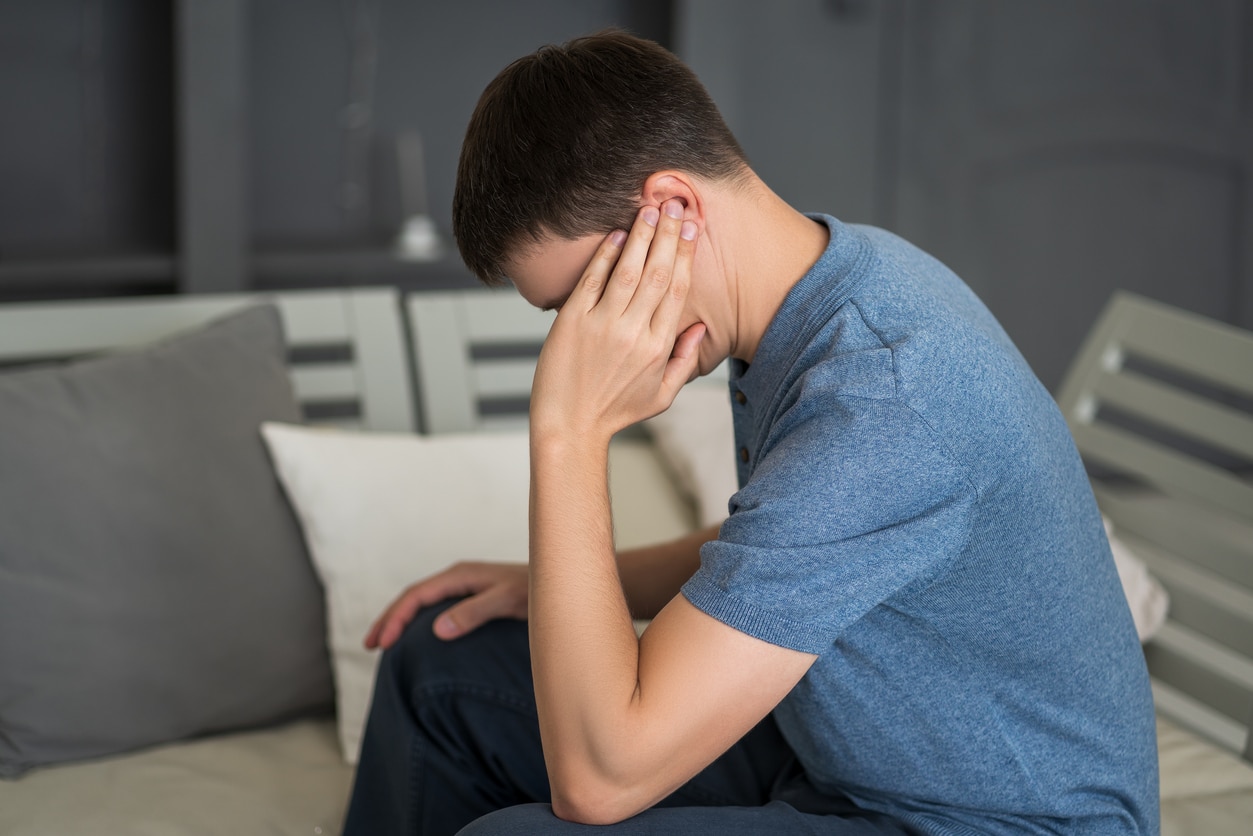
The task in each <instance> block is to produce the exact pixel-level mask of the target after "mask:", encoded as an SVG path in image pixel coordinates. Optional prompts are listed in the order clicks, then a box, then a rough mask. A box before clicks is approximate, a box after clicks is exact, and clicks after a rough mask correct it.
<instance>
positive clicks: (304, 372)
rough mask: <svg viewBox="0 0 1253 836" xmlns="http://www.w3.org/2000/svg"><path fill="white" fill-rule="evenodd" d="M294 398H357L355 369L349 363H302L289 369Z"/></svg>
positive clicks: (321, 399) (331, 399) (357, 389)
mask: <svg viewBox="0 0 1253 836" xmlns="http://www.w3.org/2000/svg"><path fill="white" fill-rule="evenodd" d="M289 374H290V376H291V380H292V387H293V388H294V389H295V390H296V399H297V400H299V401H301V402H305V401H334V400H354V401H355V400H359V399H360V397H361V389H360V386H359V385H358V381H357V371H356V369H354V368H353V367H352V366H350V365H345V364H342V363H337V364H333V365H332V364H303V365H300V366H296V367H295V368H292V369H291V370H290V371H289Z"/></svg>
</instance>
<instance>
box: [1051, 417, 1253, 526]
mask: <svg viewBox="0 0 1253 836" xmlns="http://www.w3.org/2000/svg"><path fill="white" fill-rule="evenodd" d="M1071 432H1072V434H1073V435H1074V437H1075V443H1076V445H1077V446H1078V447H1079V450H1080V452H1082V453H1083V455H1084V457H1085V458H1087V459H1089V460H1091V461H1096V462H1100V463H1101V464H1104V465H1108V466H1111V467H1115V468H1117V469H1119V470H1121V471H1123V472H1125V473H1128V474H1132V475H1136V476H1139V477H1141V478H1143V479H1145V480H1146V481H1148V482H1150V483H1152V484H1153V485H1154V486H1156V487H1158V488H1160V489H1161V490H1162V491H1163V492H1165V493H1167V494H1170V495H1171V496H1179V497H1196V498H1199V499H1201V500H1204V501H1205V502H1208V503H1210V504H1212V505H1214V506H1215V507H1218V508H1222V509H1224V510H1226V511H1229V512H1231V513H1233V514H1236V515H1238V516H1240V517H1242V518H1245V519H1250V520H1253V487H1250V486H1249V485H1248V484H1246V483H1245V482H1243V481H1241V480H1240V479H1239V478H1237V477H1235V476H1233V475H1232V474H1230V473H1228V472H1227V471H1225V470H1222V469H1221V468H1218V467H1214V466H1213V465H1211V464H1208V463H1206V462H1203V461H1201V460H1200V459H1196V458H1194V457H1192V456H1188V455H1185V454H1183V453H1180V452H1178V451H1175V450H1172V449H1170V448H1169V447H1165V446H1163V445H1161V444H1157V443H1155V442H1152V441H1148V440H1147V439H1144V438H1142V437H1140V436H1137V435H1135V434H1133V433H1130V432H1128V431H1126V430H1124V429H1121V428H1118V427H1113V426H1109V425H1106V424H1102V423H1099V422H1098V423H1094V424H1086V425H1085V424H1081V425H1078V426H1072V427H1071Z"/></svg>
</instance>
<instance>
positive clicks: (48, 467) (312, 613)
mask: <svg viewBox="0 0 1253 836" xmlns="http://www.w3.org/2000/svg"><path fill="white" fill-rule="evenodd" d="M267 420H268V421H299V420H300V411H299V407H298V405H297V404H296V401H295V398H294V395H293V393H292V388H291V383H290V380H289V378H288V375H287V370H286V365H285V350H284V342H283V335H282V326H281V322H280V320H279V316H278V312H277V310H276V309H275V308H273V307H272V306H262V307H256V308H249V309H247V310H245V311H242V312H240V313H238V314H235V315H233V316H230V317H226V318H224V319H221V320H219V321H217V322H215V323H212V324H210V325H208V326H206V327H204V328H202V329H200V330H197V331H193V332H189V333H186V334H182V335H180V336H177V337H174V338H171V339H169V340H166V341H164V342H162V343H158V344H156V345H153V346H150V347H147V348H144V349H140V350H135V351H130V352H127V353H122V354H116V355H110V356H104V357H99V358H95V359H89V360H81V361H77V362H74V363H70V364H67V365H62V366H54V367H43V368H38V369H29V370H18V371H10V372H6V373H4V374H0V777H16V776H17V775H20V774H21V773H22V772H23V771H25V770H27V769H29V768H31V767H33V766H38V765H41V764H51V763H56V762H59V761H68V760H78V759H82V758H90V757H95V756H99V755H106V754H111V753H116V752H122V751H126V750H129V749H135V748H139V747H142V746H146V745H150V744H155V743H160V742H165V741H171V740H178V739H180V738H186V737H190V736H194V735H201V734H208V733H212V732H219V731H225V730H230V729H237V728H242V727H252V726H258V725H262V724H266V723H270V722H274V721H279V720H283V719H286V718H290V717H294V716H297V715H301V714H307V713H309V712H312V711H320V710H325V709H328V708H329V707H330V705H331V703H332V699H333V695H332V687H331V673H330V662H329V658H328V653H327V648H326V638H325V637H326V622H325V615H324V612H323V603H322V601H323V599H322V592H321V589H320V587H319V585H318V582H317V579H316V577H315V575H314V573H313V569H312V566H311V564H310V562H309V559H308V556H307V553H306V551H305V548H304V544H303V541H302V539H301V533H300V530H299V526H298V524H297V522H296V519H295V516H294V514H293V513H292V511H291V508H290V506H289V505H288V504H287V500H286V499H285V497H284V495H283V493H282V490H281V488H280V486H279V483H278V480H277V479H276V477H275V474H274V471H273V469H272V467H271V465H270V462H269V459H268V458H267V453H266V450H265V446H264V443H263V442H262V439H261V436H260V433H259V425H260V424H261V422H262V421H267Z"/></svg>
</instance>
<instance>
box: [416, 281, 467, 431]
mask: <svg viewBox="0 0 1253 836" xmlns="http://www.w3.org/2000/svg"><path fill="white" fill-rule="evenodd" d="M405 306H406V309H407V310H408V311H409V324H410V327H411V328H412V329H413V362H414V369H415V373H416V376H417V392H418V408H419V411H420V414H421V416H422V429H423V430H424V431H425V432H428V433H446V432H470V431H472V430H474V429H475V428H476V426H477V416H478V401H477V399H476V397H475V394H474V384H473V380H472V379H471V373H470V341H469V337H468V335H467V333H466V325H465V322H464V319H463V316H462V310H461V303H460V301H459V300H458V298H457V296H456V294H450V293H415V294H413V295H411V296H410V297H409V299H408V300H407V301H406V305H405Z"/></svg>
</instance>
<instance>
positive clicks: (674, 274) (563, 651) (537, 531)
mask: <svg viewBox="0 0 1253 836" xmlns="http://www.w3.org/2000/svg"><path fill="white" fill-rule="evenodd" d="M676 205H677V204H676ZM670 208H674V207H670ZM645 212H647V210H645ZM655 217H656V216H655V214H654V218H655ZM653 223H656V221H655V220H654V221H653ZM654 232H655V234H654ZM679 233H680V223H679V220H678V219H676V218H673V217H670V218H663V219H661V222H660V223H659V224H658V226H657V228H656V230H654V228H653V224H652V223H645V222H644V221H638V222H637V223H636V224H635V226H634V228H633V229H632V231H631V235H630V238H629V239H628V240H627V241H626V243H625V246H623V247H622V248H621V250H619V245H618V244H617V243H616V242H615V240H614V238H613V237H610V238H607V239H606V241H605V243H604V244H603V245H602V247H601V249H600V250H599V251H598V252H597V255H596V256H595V257H594V258H593V261H592V263H591V264H590V265H589V266H588V270H587V271H586V272H585V273H584V275H583V278H582V279H581V280H580V282H579V285H578V286H577V287H576V288H575V291H574V293H573V294H571V296H570V298H569V300H568V301H567V302H566V304H565V305H564V306H563V307H562V309H561V312H560V313H559V315H558V317H557V321H556V322H555V324H554V326H553V330H552V331H551V332H550V334H549V338H548V341H547V342H546V343H545V347H544V350H543V352H542V354H541V356H540V363H539V367H538V368H537V371H536V380H535V388H534V391H533V395H532V403H531V527H530V528H531V558H530V565H531V573H530V601H531V610H530V612H531V616H530V620H531V632H530V635H531V660H532V669H533V671H534V674H535V693H536V703H537V706H538V708H539V719H540V734H541V738H542V740H543V745H544V756H545V761H546V763H547V765H548V772H549V779H550V783H551V786H552V792H553V809H554V811H555V812H556V813H557V815H559V816H561V817H563V818H569V819H573V820H576V821H581V822H586V823H607V822H613V821H619V820H621V819H623V818H626V817H628V816H630V815H633V814H635V813H637V812H639V811H640V810H643V809H645V808H647V807H649V806H651V805H652V804H654V803H656V802H657V801H658V800H660V799H661V798H663V797H665V796H666V795H667V794H669V793H670V792H672V791H673V790H674V789H675V788H677V787H678V786H680V785H681V784H683V783H684V782H685V781H687V780H688V779H689V778H690V777H691V776H693V775H694V774H696V772H698V771H699V770H700V769H701V768H703V767H704V766H705V765H707V764H708V763H710V762H711V761H712V760H713V759H714V758H715V757H717V756H718V754H720V753H721V752H722V751H724V750H725V749H726V748H727V747H729V746H730V745H731V744H732V743H734V742H735V741H736V740H737V739H739V738H740V737H741V736H742V735H743V734H744V733H746V732H747V731H748V730H749V729H750V728H752V726H753V725H755V724H756V723H757V722H758V721H759V720H760V719H761V718H762V717H764V716H765V715H766V714H767V713H768V712H769V711H770V710H771V709H772V708H773V707H774V706H775V705H776V704H777V703H778V702H779V700H781V699H782V698H783V697H784V696H785V695H786V694H787V693H788V691H790V690H791V689H792V687H793V686H794V685H795V684H796V683H797V682H798V681H799V680H800V678H801V677H802V676H804V674H805V672H806V671H807V670H808V669H809V667H810V665H812V664H813V661H814V659H815V658H816V657H814V656H812V655H810V654H805V653H800V652H797V651H793V650H789V649H785V648H781V647H777V646H775V645H771V644H768V643H766V642H763V641H760V640H757V639H755V638H752V637H750V636H748V635H746V634H744V633H740V632H738V631H736V630H734V629H732V628H730V627H728V626H726V625H724V624H722V623H721V622H718V621H716V620H715V619H713V618H711V617H709V616H707V615H705V614H704V613H702V612H700V611H699V610H697V609H696V608H695V607H693V606H692V605H691V604H690V603H688V602H687V601H686V599H684V598H682V597H681V596H678V597H672V598H671V599H670V601H669V603H668V604H666V605H665V607H664V608H663V609H662V611H661V612H660V613H659V614H658V616H657V618H656V619H655V620H654V621H653V623H652V625H651V626H650V627H649V629H648V630H647V631H646V632H645V633H644V636H643V638H642V639H637V638H636V636H635V632H634V630H633V629H632V625H631V612H630V610H629V608H628V606H627V596H626V594H624V583H629V580H628V579H625V578H624V579H623V580H620V579H619V574H618V562H617V561H616V560H615V555H614V552H613V538H612V521H611V513H610V507H609V497H608V488H607V481H608V472H607V458H608V444H609V439H610V438H611V437H612V435H613V433H614V432H615V431H617V430H618V429H620V428H621V427H623V426H626V425H628V424H630V423H633V422H634V421H636V420H639V419H641V418H644V417H647V416H648V415H651V414H656V413H657V412H660V411H661V409H664V408H665V407H666V406H667V405H668V404H669V403H670V401H671V400H673V398H674V395H675V393H676V392H677V391H678V389H679V387H680V386H681V385H682V384H683V383H684V382H685V381H686V380H687V379H688V377H689V376H690V375H691V374H692V373H693V371H694V366H695V357H696V348H697V346H698V344H699V342H700V339H701V338H702V337H703V333H704V330H703V326H701V325H696V326H692V328H689V329H688V330H687V331H685V332H683V334H677V323H678V320H679V314H680V312H681V310H682V308H683V304H684V301H685V299H686V293H687V287H686V284H687V281H688V277H689V275H690V267H691V258H692V255H693V253H694V242H693V240H692V238H691V237H688V236H687V235H684V236H680V234H679ZM693 237H694V236H693ZM615 265H616V266H615ZM611 268H612V275H611ZM693 568H694V567H693ZM675 574H676V575H677V574H678V572H677V571H676V573H675ZM646 600H647V602H648V603H649V604H650V605H651V604H655V603H656V600H655V599H654V598H653V597H652V596H649V595H645V596H643V597H642V598H641V599H640V600H639V601H638V602H637V604H643V603H645V601H646Z"/></svg>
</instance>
